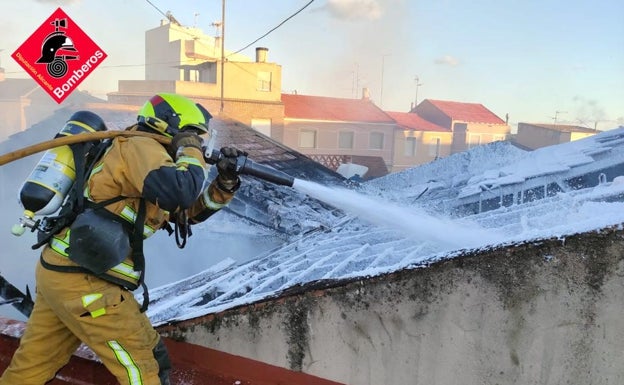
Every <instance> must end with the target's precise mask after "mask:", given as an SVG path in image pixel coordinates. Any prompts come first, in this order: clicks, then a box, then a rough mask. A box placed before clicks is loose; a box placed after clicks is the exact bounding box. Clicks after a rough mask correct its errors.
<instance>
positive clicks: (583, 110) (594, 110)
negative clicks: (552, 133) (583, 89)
mask: <svg viewBox="0 0 624 385" xmlns="http://www.w3.org/2000/svg"><path fill="white" fill-rule="evenodd" d="M572 101H573V102H574V105H575V107H574V108H575V110H574V114H575V118H576V119H577V121H578V122H579V123H581V124H583V125H587V126H590V128H593V127H594V124H597V123H598V122H600V121H604V120H608V119H609V118H608V117H607V113H606V112H605V110H604V108H603V107H602V106H600V105H599V104H598V102H597V101H596V100H593V99H587V98H585V97H583V96H580V95H577V96H575V97H573V98H572Z"/></svg>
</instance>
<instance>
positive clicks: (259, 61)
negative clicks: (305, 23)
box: [108, 21, 283, 136]
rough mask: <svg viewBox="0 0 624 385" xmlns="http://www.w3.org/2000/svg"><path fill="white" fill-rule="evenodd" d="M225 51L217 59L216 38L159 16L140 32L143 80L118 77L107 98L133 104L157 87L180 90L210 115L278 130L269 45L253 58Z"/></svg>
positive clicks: (277, 90) (276, 69)
mask: <svg viewBox="0 0 624 385" xmlns="http://www.w3.org/2000/svg"><path fill="white" fill-rule="evenodd" d="M224 57H225V60H224V61H223V62H222V61H221V39H220V38H215V37H212V36H207V35H205V34H203V33H202V32H201V30H199V29H197V28H191V27H185V26H181V25H179V24H178V23H175V22H174V21H171V22H166V21H163V22H162V23H161V25H160V26H158V27H156V28H154V29H151V30H149V31H147V32H146V33H145V80H120V81H119V87H118V91H116V92H112V93H110V94H108V99H109V101H110V102H112V103H120V104H131V105H137V106H138V105H142V104H143V103H144V102H145V100H146V99H147V98H149V97H150V96H152V95H153V94H155V93H158V92H173V93H179V94H182V95H185V96H188V97H191V98H193V99H194V100H196V101H198V102H200V103H202V104H203V105H204V106H205V107H206V108H207V109H208V110H209V111H210V112H211V113H212V114H213V115H222V116H224V117H230V118H233V119H236V120H238V121H240V122H241V123H243V124H246V125H250V126H252V127H257V128H258V129H259V130H260V131H261V132H263V133H266V134H268V135H270V136H273V135H274V134H276V135H280V134H281V132H280V128H281V120H282V117H283V106H282V103H281V100H280V97H281V88H282V84H281V79H282V68H281V66H280V65H278V64H275V63H271V62H269V61H268V60H267V58H268V49H267V48H263V47H258V48H256V58H255V60H251V59H250V58H248V57H246V56H244V55H240V54H236V53H232V52H230V51H227V50H224ZM276 125H277V128H276V129H275V130H274V129H273V127H274V126H276ZM273 131H275V133H274V132H273Z"/></svg>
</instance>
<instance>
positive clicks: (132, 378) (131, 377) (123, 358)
mask: <svg viewBox="0 0 624 385" xmlns="http://www.w3.org/2000/svg"><path fill="white" fill-rule="evenodd" d="M107 345H108V347H109V348H111V350H112V351H113V353H114V354H115V357H117V361H119V363H120V364H121V365H122V366H123V367H124V368H125V369H126V374H127V375H128V384H130V385H142V384H143V379H142V378H141V370H140V369H139V367H138V366H137V364H136V363H135V362H134V359H132V356H131V355H130V353H128V352H127V351H126V349H124V348H123V346H121V344H120V343H119V342H117V341H108V342H107Z"/></svg>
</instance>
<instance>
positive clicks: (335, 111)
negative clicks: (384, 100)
mask: <svg viewBox="0 0 624 385" xmlns="http://www.w3.org/2000/svg"><path fill="white" fill-rule="evenodd" d="M282 103H284V115H285V116H284V117H285V118H286V119H306V120H325V121H340V122H367V123H390V124H392V123H394V120H393V119H392V118H391V117H390V116H388V115H387V114H386V113H385V112H384V111H382V110H381V109H380V108H379V107H377V106H376V105H375V103H373V102H372V101H371V100H370V99H345V98H331V97H325V96H310V95H292V94H282Z"/></svg>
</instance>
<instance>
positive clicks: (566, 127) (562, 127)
mask: <svg viewBox="0 0 624 385" xmlns="http://www.w3.org/2000/svg"><path fill="white" fill-rule="evenodd" d="M526 124H529V125H531V126H535V127H542V128H547V129H549V130H555V131H561V132H583V133H586V134H596V133H598V132H599V131H596V130H594V129H592V128H587V127H581V126H575V125H571V124H541V123H526Z"/></svg>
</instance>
